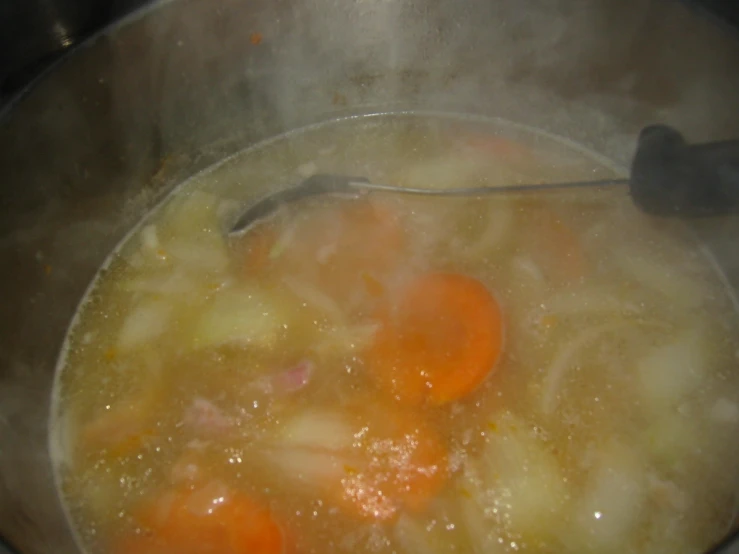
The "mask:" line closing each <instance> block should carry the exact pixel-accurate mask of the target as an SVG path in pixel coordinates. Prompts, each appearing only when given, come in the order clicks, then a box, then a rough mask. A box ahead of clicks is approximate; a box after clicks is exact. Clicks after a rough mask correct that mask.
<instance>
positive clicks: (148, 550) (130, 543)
mask: <svg viewBox="0 0 739 554" xmlns="http://www.w3.org/2000/svg"><path fill="white" fill-rule="evenodd" d="M134 520H135V521H136V523H137V524H138V525H139V527H140V528H141V529H143V532H142V533H140V534H137V535H131V536H126V537H124V538H123V539H122V540H121V541H120V542H119V543H118V544H117V545H116V546H115V547H114V548H113V549H112V552H114V553H115V554H281V553H283V552H285V551H286V541H285V539H284V534H283V531H282V529H281V528H280V526H279V525H278V523H277V522H276V521H275V520H274V519H273V517H272V515H271V514H270V512H269V511H268V510H267V509H266V508H265V507H263V506H261V505H259V504H258V503H256V502H254V501H253V500H251V499H250V498H249V497H247V496H245V495H243V494H241V493H237V492H233V491H230V490H228V489H227V488H226V487H225V485H222V484H219V483H218V482H213V483H211V484H208V485H205V486H201V487H197V488H193V489H190V488H180V489H173V490H170V491H168V492H165V493H164V494H162V495H160V496H158V497H156V498H154V499H153V500H150V501H149V502H146V503H145V504H143V505H142V506H140V507H139V510H138V511H137V512H136V513H135V514H134Z"/></svg>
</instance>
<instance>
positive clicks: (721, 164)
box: [229, 125, 739, 237]
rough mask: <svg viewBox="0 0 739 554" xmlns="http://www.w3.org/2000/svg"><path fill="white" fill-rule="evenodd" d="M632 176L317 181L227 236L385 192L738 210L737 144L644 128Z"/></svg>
mask: <svg viewBox="0 0 739 554" xmlns="http://www.w3.org/2000/svg"><path fill="white" fill-rule="evenodd" d="M630 173H631V176H630V177H629V178H614V179H601V180H594V181H572V182H561V183H535V184H517V185H508V186H502V187H472V188H458V189H444V190H437V189H423V188H406V187H399V186H395V185H387V184H379V183H371V182H369V181H368V180H367V179H365V178H362V177H349V176H343V175H314V176H312V177H309V178H307V179H305V180H304V181H302V182H301V183H299V184H298V185H296V186H294V187H291V188H287V189H284V190H281V191H278V192H275V193H272V194H269V195H267V196H265V197H263V198H262V199H261V200H259V201H257V202H256V203H255V204H253V205H252V206H250V207H249V208H248V209H247V210H246V211H245V212H244V213H243V214H241V216H240V217H239V218H238V220H237V221H236V223H235V224H234V225H233V227H232V228H231V230H230V231H229V236H231V237H239V236H242V235H244V234H245V233H247V232H248V231H249V230H250V229H251V228H252V227H254V226H255V225H257V224H258V223H260V222H261V221H262V220H264V219H265V218H267V217H269V216H270V215H272V214H273V213H274V212H275V211H276V210H277V209H278V208H279V207H280V206H283V205H285V204H289V203H291V202H295V201H298V200H301V199H303V198H307V197H311V196H319V195H324V194H332V195H336V194H339V195H357V194H361V193H366V192H384V193H395V194H410V195H422V196H440V197H452V196H471V197H475V196H484V195H489V194H506V193H512V192H535V191H547V190H557V189H576V188H599V187H611V186H623V185H627V186H628V187H629V193H630V194H631V197H632V200H633V201H634V203H635V204H636V205H637V206H638V207H639V208H640V209H641V210H643V211H645V212H647V213H650V214H653V215H662V216H683V217H701V216H713V215H725V214H728V213H732V212H735V211H737V210H738V209H739V140H732V141H722V142H712V143H705V144H695V145H689V144H687V143H686V142H685V140H684V138H683V136H682V135H681V134H680V133H679V132H678V131H676V130H675V129H672V128H671V127H667V126H665V125H652V126H649V127H645V128H644V129H643V130H642V131H641V133H640V134H639V140H638V143H637V149H636V154H635V155H634V160H633V162H632V165H631V172H630Z"/></svg>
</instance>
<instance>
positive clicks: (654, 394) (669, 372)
mask: <svg viewBox="0 0 739 554" xmlns="http://www.w3.org/2000/svg"><path fill="white" fill-rule="evenodd" d="M709 369H710V364H709V363H708V353H707V346H706V341H705V338H704V335H703V331H702V329H690V330H688V331H686V332H683V333H682V334H680V335H678V337H677V339H676V340H675V341H674V342H672V343H670V344H667V345H663V346H659V347H657V348H655V349H653V350H652V352H650V353H649V354H648V355H647V356H646V357H645V358H643V359H642V360H640V361H639V362H638V363H637V366H636V372H637V377H638V380H639V392H640V393H641V395H642V396H643V398H644V400H645V401H646V402H647V403H648V404H647V405H648V406H652V407H654V408H655V409H662V407H664V406H674V405H675V404H676V403H678V402H679V401H680V400H681V399H682V398H684V397H685V396H686V395H687V394H689V393H690V392H692V391H694V390H695V389H696V388H697V387H698V386H699V385H700V384H701V382H702V381H703V380H704V379H705V377H706V372H707V371H709Z"/></svg>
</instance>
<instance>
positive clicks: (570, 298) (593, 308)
mask: <svg viewBox="0 0 739 554" xmlns="http://www.w3.org/2000/svg"><path fill="white" fill-rule="evenodd" d="M545 305H546V307H547V310H548V311H549V312H551V313H554V314H557V315H562V316H570V315H593V314H595V315H608V314H623V313H629V314H636V313H639V312H641V311H643V310H642V308H641V307H640V306H637V305H636V304H634V303H633V302H627V301H624V300H622V299H621V298H619V297H618V295H617V294H616V293H614V292H613V291H610V290H608V289H605V288H601V287H591V288H578V289H576V290H572V291H569V290H568V291H563V292H560V293H558V294H555V295H554V296H552V297H551V298H549V299H547V300H546V302H545Z"/></svg>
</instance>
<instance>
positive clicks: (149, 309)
mask: <svg viewBox="0 0 739 554" xmlns="http://www.w3.org/2000/svg"><path fill="white" fill-rule="evenodd" d="M172 312H173V306H172V304H171V303H167V302H163V301H160V300H147V301H143V302H141V303H139V304H138V305H137V306H136V307H135V308H134V309H133V311H131V312H130V313H129V314H128V316H127V317H126V319H125V320H124V322H123V325H122V327H121V330H120V333H119V334H118V348H119V349H120V350H121V351H126V350H132V349H134V348H138V347H140V346H143V345H144V344H148V343H150V342H152V341H154V340H156V339H158V338H159V337H160V336H161V335H162V334H163V333H164V331H165V330H166V328H167V326H168V325H170V323H171V316H172Z"/></svg>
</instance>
